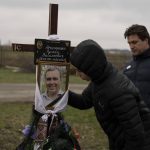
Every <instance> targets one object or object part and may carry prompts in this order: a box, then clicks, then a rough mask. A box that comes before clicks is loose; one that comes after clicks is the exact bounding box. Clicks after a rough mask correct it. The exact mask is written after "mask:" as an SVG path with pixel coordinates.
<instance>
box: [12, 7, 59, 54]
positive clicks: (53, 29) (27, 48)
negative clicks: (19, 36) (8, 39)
mask: <svg viewBox="0 0 150 150" xmlns="http://www.w3.org/2000/svg"><path fill="white" fill-rule="evenodd" d="M57 26H58V4H50V5H49V27H48V35H51V34H57ZM12 47H13V51H18V52H34V44H19V43H12Z"/></svg>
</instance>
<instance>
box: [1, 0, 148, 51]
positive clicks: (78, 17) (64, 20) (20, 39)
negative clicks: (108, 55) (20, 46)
mask: <svg viewBox="0 0 150 150" xmlns="http://www.w3.org/2000/svg"><path fill="white" fill-rule="evenodd" d="M50 3H57V4H59V12H58V35H60V36H61V37H62V39H64V40H71V43H72V44H71V45H72V46H76V45H77V44H78V43H79V42H81V41H82V40H85V39H93V40H95V41H97V42H98V43H99V44H100V45H101V46H102V47H103V48H104V49H109V48H117V49H129V47H128V44H127V42H126V40H125V39H124V36H123V34H124V31H125V29H126V28H128V27H129V26H130V25H132V24H142V25H145V26H146V27H147V29H148V30H149V31H150V20H149V18H150V9H149V7H150V0H0V41H1V44H6V43H9V42H11V43H24V44H33V43H34V39H35V38H47V36H48V17H49V16H48V15H49V4H50Z"/></svg>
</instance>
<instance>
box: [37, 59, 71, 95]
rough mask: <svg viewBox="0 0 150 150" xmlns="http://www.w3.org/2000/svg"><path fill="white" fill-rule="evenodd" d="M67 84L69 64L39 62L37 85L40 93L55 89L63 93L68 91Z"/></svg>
mask: <svg viewBox="0 0 150 150" xmlns="http://www.w3.org/2000/svg"><path fill="white" fill-rule="evenodd" d="M68 83H69V64H61V63H48V62H39V64H38V84H39V89H40V92H41V93H43V92H45V91H46V90H48V89H49V90H54V89H55V88H57V90H59V92H60V93H64V92H65V91H66V90H67V89H68Z"/></svg>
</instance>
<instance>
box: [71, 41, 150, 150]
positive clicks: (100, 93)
mask: <svg viewBox="0 0 150 150" xmlns="http://www.w3.org/2000/svg"><path fill="white" fill-rule="evenodd" d="M71 63H72V65H74V66H75V67H76V68H78V69H79V70H80V71H82V72H84V73H85V74H86V75H88V76H89V77H90V78H91V82H90V83H89V85H88V86H87V88H86V89H84V91H83V92H82V94H75V93H73V92H71V91H70V93H69V105H71V106H73V107H76V108H79V109H88V108H91V107H94V109H95V114H96V117H97V120H98V122H99V123H100V125H101V127H102V128H103V130H104V131H105V133H106V134H107V136H108V139H109V146H110V150H150V110H149V109H148V108H147V106H146V105H145V104H144V102H143V101H142V100H141V97H140V95H139V92H138V91H137V89H136V88H135V86H134V85H133V84H132V82H131V81H130V80H128V79H127V78H126V77H125V76H124V75H123V74H121V73H119V72H118V71H117V69H115V68H114V67H113V66H112V65H111V64H110V63H109V62H107V59H106V56H105V54H104V51H103V49H102V48H101V47H100V46H99V45H98V44H97V43H96V42H94V41H93V40H85V41H83V42H81V43H80V44H79V45H78V46H77V47H76V48H75V49H74V51H73V52H72V54H71ZM89 119H90V118H89ZM89 138H90V137H89Z"/></svg>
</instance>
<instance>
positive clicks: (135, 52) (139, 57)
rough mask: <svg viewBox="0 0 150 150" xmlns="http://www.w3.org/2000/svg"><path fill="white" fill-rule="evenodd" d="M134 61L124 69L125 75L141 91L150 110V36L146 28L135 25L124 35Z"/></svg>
mask: <svg viewBox="0 0 150 150" xmlns="http://www.w3.org/2000/svg"><path fill="white" fill-rule="evenodd" d="M124 36H125V38H127V41H128V44H129V46H130V49H131V53H132V56H133V60H132V61H131V62H129V63H128V64H127V65H126V67H125V68H124V71H123V72H124V74H125V75H126V76H127V77H128V78H129V79H130V80H131V81H132V82H133V83H134V84H135V86H136V87H137V88H138V89H139V91H140V93H141V96H142V98H143V100H144V101H145V103H146V104H147V105H148V107H149V108H150V36H149V33H148V31H147V29H146V27H145V26H143V25H138V24H134V25H132V26H130V27H129V28H127V29H126V31H125V33H124Z"/></svg>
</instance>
